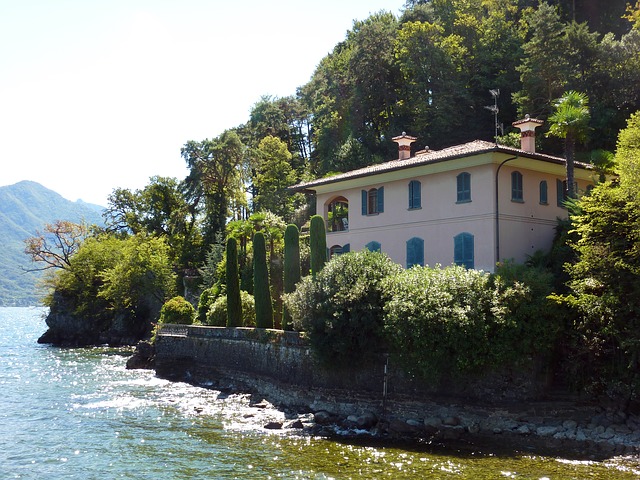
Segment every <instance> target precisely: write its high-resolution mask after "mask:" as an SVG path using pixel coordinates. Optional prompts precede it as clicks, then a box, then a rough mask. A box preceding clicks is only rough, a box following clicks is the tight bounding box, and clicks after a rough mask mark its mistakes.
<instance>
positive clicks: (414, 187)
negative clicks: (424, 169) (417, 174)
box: [409, 180, 422, 210]
mask: <svg viewBox="0 0 640 480" xmlns="http://www.w3.org/2000/svg"><path fill="white" fill-rule="evenodd" d="M421 189H422V185H421V184H420V182H419V181H418V180H411V181H410V182H409V209H410V210H412V209H415V208H422V191H421Z"/></svg>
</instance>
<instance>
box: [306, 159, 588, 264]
mask: <svg viewBox="0 0 640 480" xmlns="http://www.w3.org/2000/svg"><path fill="white" fill-rule="evenodd" d="M514 163H515V162H514ZM524 166H525V165H523V166H519V165H515V166H510V165H509V164H505V165H504V166H503V167H502V168H501V169H500V173H499V183H500V188H499V211H500V225H499V230H500V259H509V258H513V259H514V260H515V261H517V262H519V263H522V262H524V261H525V260H526V259H527V256H528V255H532V254H533V253H534V252H535V251H536V250H539V249H542V250H548V249H549V248H550V247H551V243H552V241H553V237H554V235H555V227H556V225H557V219H558V218H564V217H566V215H567V212H566V210H565V209H563V208H561V207H558V206H557V197H556V179H558V178H562V177H561V176H559V175H557V174H553V173H547V172H539V171H535V170H531V169H528V168H522V167H524ZM497 168H498V165H497V164H496V162H491V163H485V164H484V165H478V166H473V167H469V168H458V169H455V170H451V171H446V172H439V173H433V174H428V175H420V176H416V177H407V178H406V179H402V180H395V181H390V182H382V183H369V184H368V185H366V186H363V187H358V188H351V189H347V190H342V191H335V192H330V193H319V194H318V195H317V209H318V210H317V211H318V212H319V213H320V212H323V214H324V218H325V219H327V213H328V206H329V203H330V202H331V201H332V200H333V199H335V198H336V197H337V196H343V197H345V198H347V200H348V202H349V230H348V231H344V232H328V233H327V247H329V248H331V247H332V246H334V245H339V246H344V245H345V244H349V245H350V249H351V251H357V250H362V249H364V248H365V245H366V244H367V243H369V242H371V241H376V242H378V243H380V244H381V250H382V251H383V252H385V253H387V254H388V255H389V256H390V257H391V258H392V259H393V260H394V261H396V262H398V263H400V264H402V265H403V266H406V242H407V240H409V239H411V238H412V237H419V238H422V239H423V240H424V244H425V252H424V261H425V264H428V265H432V266H433V265H435V264H441V265H450V264H452V263H453V261H454V237H455V236H456V235H458V234H460V233H463V232H468V233H471V234H472V235H473V236H474V260H475V268H477V269H482V270H487V271H493V269H494V267H495V262H496V242H495V238H496V216H495V195H496V193H495V175H496V169H497ZM515 170H517V171H519V172H520V173H522V175H523V197H524V201H523V202H514V201H512V200H511V173H512V172H513V171H515ZM464 171H466V172H468V173H470V174H471V202H468V203H460V204H458V203H456V197H457V194H456V177H457V175H458V174H459V173H461V172H464ZM558 171H559V172H562V170H558ZM582 177H583V178H581V179H580V180H579V188H580V189H582V190H584V189H586V186H587V184H588V183H589V181H588V177H586V176H585V175H584V174H582ZM382 178H384V177H382V176H379V177H378V179H382ZM375 179H376V177H371V180H375ZM411 180H419V181H420V182H421V185H422V202H421V204H422V207H421V208H420V209H415V210H410V209H409V208H408V185H409V182H410V181H411ZM542 180H546V181H547V186H548V202H547V204H546V205H542V204H540V196H539V195H540V193H539V192H540V190H539V186H540V181H542ZM381 186H384V212H382V213H379V214H376V215H367V216H363V215H362V213H361V190H363V189H365V190H366V189H369V188H379V187H381Z"/></svg>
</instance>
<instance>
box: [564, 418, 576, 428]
mask: <svg viewBox="0 0 640 480" xmlns="http://www.w3.org/2000/svg"><path fill="white" fill-rule="evenodd" d="M577 427H578V422H576V421H575V420H565V421H564V422H562V428H564V429H565V430H575V429H576V428H577Z"/></svg>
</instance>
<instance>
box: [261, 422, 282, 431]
mask: <svg viewBox="0 0 640 480" xmlns="http://www.w3.org/2000/svg"><path fill="white" fill-rule="evenodd" d="M264 428H266V429H268V430H280V429H281V428H282V422H267V424H266V425H265V426H264Z"/></svg>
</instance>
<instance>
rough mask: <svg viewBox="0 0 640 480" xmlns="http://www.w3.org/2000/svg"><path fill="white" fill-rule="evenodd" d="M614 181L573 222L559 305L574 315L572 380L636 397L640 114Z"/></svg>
mask: <svg viewBox="0 0 640 480" xmlns="http://www.w3.org/2000/svg"><path fill="white" fill-rule="evenodd" d="M615 160H616V164H617V171H618V173H619V175H620V176H619V180H618V181H615V182H606V183H602V184H600V185H598V186H596V188H595V189H593V191H592V192H591V194H590V195H588V196H584V197H583V198H582V199H581V200H580V201H579V202H578V206H579V207H580V212H579V213H578V214H577V215H575V216H574V217H573V218H572V220H573V225H574V229H575V232H576V235H577V240H576V241H575V242H574V243H573V247H574V249H575V251H576V253H577V256H578V259H577V262H575V263H574V264H571V265H569V266H568V270H569V274H570V276H571V281H570V283H569V286H570V292H569V294H567V295H566V296H565V297H563V299H564V301H566V302H567V303H568V305H569V306H571V307H573V309H574V311H575V314H576V317H575V321H574V325H573V327H574V336H573V343H572V347H573V348H572V350H571V351H570V355H571V357H572V361H571V362H570V367H571V368H572V369H573V371H572V374H573V378H574V380H576V382H577V384H578V385H580V386H583V387H584V386H586V387H588V388H589V389H590V390H591V391H593V392H595V393H607V394H609V395H614V396H620V395H622V396H624V397H626V398H638V396H639V395H640V374H639V372H640V370H639V366H640V193H639V190H638V185H640V113H636V114H635V115H633V116H632V117H631V118H630V120H629V122H628V126H627V128H626V129H625V130H623V131H622V132H621V133H620V137H619V141H618V149H617V152H616V157H615Z"/></svg>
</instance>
